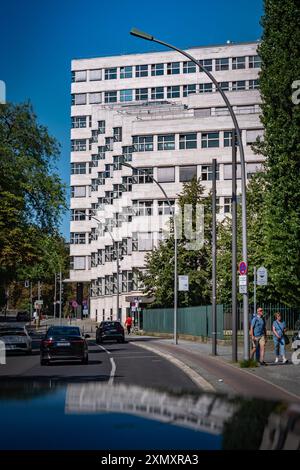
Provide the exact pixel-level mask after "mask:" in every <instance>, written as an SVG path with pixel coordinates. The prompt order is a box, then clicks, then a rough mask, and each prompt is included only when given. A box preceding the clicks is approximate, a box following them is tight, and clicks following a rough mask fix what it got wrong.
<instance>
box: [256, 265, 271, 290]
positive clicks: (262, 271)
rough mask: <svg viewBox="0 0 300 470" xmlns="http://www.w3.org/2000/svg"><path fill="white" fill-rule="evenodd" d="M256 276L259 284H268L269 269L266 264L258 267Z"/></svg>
mask: <svg viewBox="0 0 300 470" xmlns="http://www.w3.org/2000/svg"><path fill="white" fill-rule="evenodd" d="M256 276H257V279H256V284H257V285H258V286H266V285H267V284H268V271H267V269H266V268H265V267H264V266H261V267H260V268H258V270H257V274H256Z"/></svg>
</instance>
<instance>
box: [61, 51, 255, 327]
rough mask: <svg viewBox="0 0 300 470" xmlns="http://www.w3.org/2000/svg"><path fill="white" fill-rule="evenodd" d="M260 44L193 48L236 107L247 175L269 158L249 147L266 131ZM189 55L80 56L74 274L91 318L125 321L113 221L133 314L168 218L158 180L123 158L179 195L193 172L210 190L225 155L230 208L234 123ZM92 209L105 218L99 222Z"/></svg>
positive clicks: (223, 189)
mask: <svg viewBox="0 0 300 470" xmlns="http://www.w3.org/2000/svg"><path fill="white" fill-rule="evenodd" d="M256 50H257V43H245V44H226V45H222V46H212V47H199V48H193V49H190V50H189V51H188V52H189V53H190V54H192V55H193V56H194V57H195V58H197V59H201V60H203V61H204V66H205V67H207V68H208V69H210V70H211V71H212V73H213V74H214V76H215V77H216V79H217V80H218V82H221V83H222V86H223V89H224V90H226V93H227V96H228V98H229V100H230V102H231V104H232V105H233V106H234V110H235V112H236V114H237V118H238V122H239V126H240V128H241V130H242V139H243V143H244V148H245V157H246V162H247V164H246V167H247V174H248V175H249V174H251V173H254V172H255V171H256V170H257V169H258V168H260V166H261V162H262V161H263V158H262V157H261V156H258V155H254V153H253V151H252V150H251V145H250V144H251V143H253V142H254V141H255V140H256V137H257V136H258V135H261V134H262V125H261V123H260V120H259V112H260V106H259V105H260V95H259V91H258V82H257V78H258V73H259V66H260V62H259V58H258V57H257V52H256ZM183 59H184V58H183V56H181V55H180V54H179V53H176V52H155V53H147V54H130V55H122V56H116V57H101V58H94V59H82V60H73V62H72V76H73V81H72V107H71V117H72V129H71V141H72V151H71V165H72V170H71V173H72V174H71V187H72V197H71V227H70V231H71V245H70V246H71V253H70V255H71V263H72V268H71V271H70V279H71V280H72V281H74V282H91V299H90V309H91V317H92V318H94V319H98V320H99V321H101V320H102V319H104V318H107V317H112V318H117V312H116V302H117V299H116V297H117V296H116V260H115V259H113V254H112V250H114V248H113V243H112V240H111V237H110V235H109V233H108V232H104V231H103V227H104V225H108V227H109V230H110V231H111V234H112V236H113V238H114V239H115V240H116V242H119V248H120V249H122V252H123V259H122V260H121V261H120V278H119V281H120V288H121V291H122V292H121V295H120V308H121V309H122V318H123V319H124V318H125V315H126V312H127V310H126V309H128V308H129V307H130V302H129V300H130V299H129V297H132V299H133V298H134V297H136V296H139V295H141V292H140V290H139V286H138V285H137V282H136V276H135V268H139V269H141V268H143V266H144V256H145V253H146V252H147V250H149V249H151V247H152V246H153V243H154V242H155V239H156V236H157V233H158V232H159V224H160V225H162V224H163V223H164V222H166V221H167V220H168V219H169V215H168V207H167V205H166V203H165V198H164V196H163V194H162V193H160V191H159V189H158V187H157V186H156V185H155V183H153V181H152V180H151V177H149V178H145V176H143V175H141V174H140V176H137V175H134V176H132V170H131V169H130V168H126V167H121V166H120V163H119V162H120V160H121V159H122V158H123V159H125V160H126V159H127V161H129V162H130V164H132V165H133V166H134V167H138V168H144V169H145V168H146V169H148V171H149V172H150V174H153V176H154V177H155V178H156V179H158V180H159V181H160V182H161V184H162V186H163V187H164V190H165V191H166V193H167V195H168V197H169V198H170V199H174V200H175V199H176V197H177V195H178V194H179V193H180V192H181V189H182V185H183V180H187V179H189V178H190V177H192V175H193V174H197V177H198V178H200V179H201V180H202V184H203V185H204V186H205V188H207V191H209V190H210V189H211V181H210V177H211V167H210V165H211V162H212V159H213V158H216V159H217V162H218V170H219V180H218V181H217V194H218V197H219V211H220V215H219V217H223V216H224V215H226V213H228V212H230V199H231V165H230V162H231V152H232V150H231V143H230V131H231V129H232V127H233V124H232V120H231V118H230V116H229V113H228V111H227V109H226V108H225V106H224V102H223V100H222V98H221V96H220V95H219V93H218V92H216V91H215V89H214V86H213V85H212V84H211V83H210V80H209V79H208V77H207V76H206V75H205V74H204V73H203V72H199V71H198V70H196V67H194V65H193V64H191V63H190V64H188V63H187V62H185V61H184V60H183ZM122 156H123V157H122ZM187 167H188V168H187ZM239 172H240V169H238V176H239ZM145 180H146V181H145ZM238 190H240V180H239V181H238ZM161 214H163V215H161ZM89 215H93V216H94V217H97V218H98V219H99V220H101V221H103V224H102V226H101V227H100V229H99V224H98V222H97V221H96V220H95V219H91V218H89V217H88V216H89ZM104 221H105V223H104ZM150 222H151V225H149V223H150ZM155 224H156V227H154V226H155ZM144 232H147V233H148V232H151V233H152V235H143V234H142V233H144ZM145 237H146V239H145ZM126 297H127V299H126Z"/></svg>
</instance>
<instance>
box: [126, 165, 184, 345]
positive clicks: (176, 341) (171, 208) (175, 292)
mask: <svg viewBox="0 0 300 470" xmlns="http://www.w3.org/2000/svg"><path fill="white" fill-rule="evenodd" d="M121 165H122V166H126V167H128V168H131V169H132V170H136V171H138V172H140V173H144V174H146V175H148V173H147V171H145V170H143V169H140V168H136V167H134V166H132V165H130V163H125V162H122V163H121ZM148 176H150V175H148ZM150 177H151V179H152V181H153V182H154V183H155V184H157V186H158V187H159V189H160V190H161V192H162V193H163V195H164V196H165V198H166V201H167V203H168V206H169V207H170V212H171V215H172V218H173V223H174V343H175V344H177V343H178V335H177V291H178V288H177V231H176V221H175V205H174V206H172V204H171V201H170V199H169V198H168V196H167V194H166V191H165V190H164V188H163V187H162V185H161V184H160V183H159V182H158V181H157V180H156V179H155V178H154V177H153V176H152V175H151V176H150Z"/></svg>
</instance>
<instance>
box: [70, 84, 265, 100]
mask: <svg viewBox="0 0 300 470" xmlns="http://www.w3.org/2000/svg"><path fill="white" fill-rule="evenodd" d="M220 87H221V89H222V90H223V91H244V90H257V89H258V88H259V82H258V80H257V79H250V80H237V81H233V82H229V81H226V82H220ZM214 92H216V87H215V85H214V84H213V83H200V84H196V83H194V84H189V85H173V86H167V87H164V86H159V87H154V88H135V89H134V88H132V89H131V88H130V89H126V90H118V91H116V90H114V91H104V92H94V93H73V94H72V95H71V98H72V103H71V104H72V106H74V105H75V106H77V105H86V104H101V103H118V102H120V103H128V102H131V101H148V100H164V99H166V98H167V99H171V98H182V97H183V98H185V97H187V96H189V95H194V94H199V93H214Z"/></svg>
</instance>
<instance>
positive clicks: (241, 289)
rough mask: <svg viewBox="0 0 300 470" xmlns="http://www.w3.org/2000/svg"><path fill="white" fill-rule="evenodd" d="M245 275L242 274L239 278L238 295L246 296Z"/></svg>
mask: <svg viewBox="0 0 300 470" xmlns="http://www.w3.org/2000/svg"><path fill="white" fill-rule="evenodd" d="M247 284H248V282H247V274H243V275H242V276H239V293H240V294H247V288H248V287H247Z"/></svg>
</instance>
